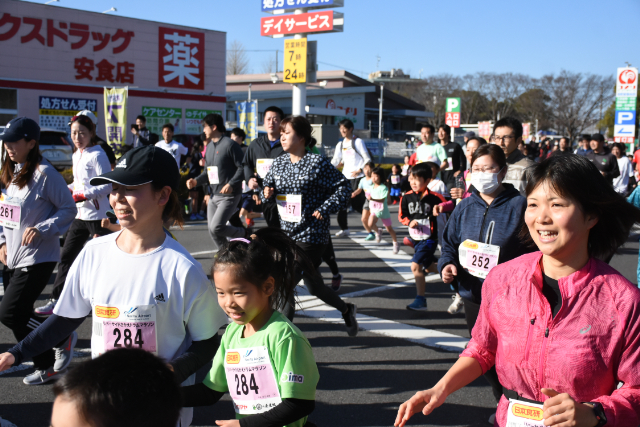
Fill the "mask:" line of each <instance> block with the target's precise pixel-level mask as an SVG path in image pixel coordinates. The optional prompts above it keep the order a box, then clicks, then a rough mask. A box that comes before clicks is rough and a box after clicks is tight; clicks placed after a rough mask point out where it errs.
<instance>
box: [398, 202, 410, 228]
mask: <svg viewBox="0 0 640 427" xmlns="http://www.w3.org/2000/svg"><path fill="white" fill-rule="evenodd" d="M398 221H400V223H402V225H406V226H408V225H409V223H410V222H411V218H409V202H408V201H407V198H406V197H404V196H403V197H402V198H401V199H400V208H399V209H398Z"/></svg>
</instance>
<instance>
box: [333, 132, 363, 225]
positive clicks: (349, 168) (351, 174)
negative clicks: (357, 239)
mask: <svg viewBox="0 0 640 427" xmlns="http://www.w3.org/2000/svg"><path fill="white" fill-rule="evenodd" d="M340 135H342V138H343V139H342V141H340V142H338V145H336V148H335V151H334V153H333V159H332V160H331V164H332V165H334V166H335V167H340V165H342V173H343V174H344V176H345V178H347V180H348V181H349V184H350V185H351V191H352V192H354V191H356V190H357V189H358V184H359V183H360V180H361V179H362V178H363V177H364V173H363V168H364V165H365V164H367V163H368V162H370V161H371V157H370V156H369V152H368V151H367V147H366V145H364V141H362V139H360V138H357V137H355V138H354V136H353V122H352V121H351V120H349V119H344V120H341V121H340ZM364 200H365V199H364V197H361V196H357V197H355V198H353V199H349V200H348V201H347V206H345V207H344V208H342V209H340V211H339V212H338V225H339V226H340V231H338V232H337V233H336V237H349V223H348V218H347V207H348V206H349V205H351V207H352V208H353V209H354V210H355V211H356V212H361V211H362V206H363V205H364Z"/></svg>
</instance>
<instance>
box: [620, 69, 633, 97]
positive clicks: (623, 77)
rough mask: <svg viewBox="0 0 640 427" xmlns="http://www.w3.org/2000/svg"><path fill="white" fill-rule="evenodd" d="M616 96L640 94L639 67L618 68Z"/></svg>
mask: <svg viewBox="0 0 640 427" xmlns="http://www.w3.org/2000/svg"><path fill="white" fill-rule="evenodd" d="M616 96H617V97H625V96H631V97H636V96H638V69H637V68H634V67H623V68H618V75H617V78H616Z"/></svg>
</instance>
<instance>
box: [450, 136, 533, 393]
mask: <svg viewBox="0 0 640 427" xmlns="http://www.w3.org/2000/svg"><path fill="white" fill-rule="evenodd" d="M506 174H507V159H506V157H505V155H504V151H502V150H501V149H500V147H497V146H495V145H483V146H481V147H480V148H478V149H477V150H476V151H475V153H474V154H473V157H472V158H471V184H472V185H473V192H472V194H471V197H469V198H466V199H464V200H463V201H462V202H460V203H459V204H458V206H456V209H455V210H454V211H453V213H452V214H451V217H450V218H449V221H448V222H447V224H448V225H447V227H446V228H445V230H444V231H445V233H444V236H443V239H442V252H441V256H440V260H439V261H438V270H439V271H440V274H441V275H442V281H443V282H444V283H446V284H450V283H452V282H454V281H455V282H456V286H455V287H456V289H458V292H459V294H460V296H461V297H462V300H463V304H464V315H465V319H466V321H467V328H468V330H469V334H471V330H472V329H473V326H474V325H475V323H476V319H477V318H478V313H479V311H480V303H481V301H482V294H481V292H482V283H483V282H484V279H485V277H487V274H488V273H489V271H491V269H492V268H494V267H495V266H496V265H498V264H502V263H504V262H507V261H510V260H512V259H514V258H517V257H519V256H520V255H524V254H525V253H528V252H531V249H527V247H526V246H525V245H524V244H522V242H521V241H520V238H519V236H518V233H519V232H520V230H521V229H522V225H523V217H524V211H525V209H526V207H527V200H526V199H525V198H524V197H523V196H521V195H520V193H519V192H518V191H517V190H516V189H515V188H513V185H511V184H503V183H502V181H503V180H504V177H505V175H506ZM485 378H486V379H487V381H489V384H491V388H492V390H493V395H494V397H495V399H496V403H498V402H499V401H500V397H501V396H502V385H500V381H498V376H497V374H496V371H495V369H494V368H492V369H490V370H489V371H488V372H487V373H486V374H485Z"/></svg>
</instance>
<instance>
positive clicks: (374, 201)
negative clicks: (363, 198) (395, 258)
mask: <svg viewBox="0 0 640 427" xmlns="http://www.w3.org/2000/svg"><path fill="white" fill-rule="evenodd" d="M371 179H372V180H373V187H372V188H371V189H370V192H369V195H367V199H368V200H369V209H370V210H371V214H370V215H369V228H370V229H371V230H373V231H374V232H375V233H376V242H377V243H380V241H381V240H382V228H378V226H377V223H378V218H380V219H381V220H382V225H384V227H385V228H386V229H387V231H388V232H389V234H390V235H391V239H393V253H394V254H397V253H398V252H399V251H400V245H398V239H397V237H396V232H395V230H394V229H393V226H392V223H391V213H389V206H388V205H387V196H388V195H389V189H388V188H387V186H386V185H384V169H382V168H380V167H377V168H374V169H373V170H372V171H371Z"/></svg>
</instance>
